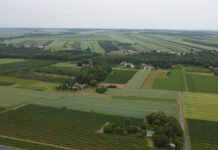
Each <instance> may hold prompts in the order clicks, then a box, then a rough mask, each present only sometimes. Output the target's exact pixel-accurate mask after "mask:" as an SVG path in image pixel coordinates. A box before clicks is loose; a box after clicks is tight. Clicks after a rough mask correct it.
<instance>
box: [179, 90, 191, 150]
mask: <svg viewBox="0 0 218 150" xmlns="http://www.w3.org/2000/svg"><path fill="white" fill-rule="evenodd" d="M181 97H182V93H181V92H179V98H178V100H179V122H180V125H181V126H182V129H183V131H184V134H183V140H184V145H183V149H184V150H189V147H188V142H187V141H188V140H187V136H186V131H185V126H184V116H183V106H182V100H181Z"/></svg>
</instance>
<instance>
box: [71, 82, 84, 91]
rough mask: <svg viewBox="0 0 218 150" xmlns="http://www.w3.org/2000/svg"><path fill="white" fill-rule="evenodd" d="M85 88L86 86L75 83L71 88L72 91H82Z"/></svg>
mask: <svg viewBox="0 0 218 150" xmlns="http://www.w3.org/2000/svg"><path fill="white" fill-rule="evenodd" d="M85 88H86V85H85V84H78V83H76V84H75V85H74V86H73V89H74V90H83V89H85Z"/></svg>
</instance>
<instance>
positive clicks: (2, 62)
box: [0, 58, 25, 65]
mask: <svg viewBox="0 0 218 150" xmlns="http://www.w3.org/2000/svg"><path fill="white" fill-rule="evenodd" d="M22 61H25V60H24V59H6V58H1V59H0V65H2V64H8V63H14V62H22Z"/></svg>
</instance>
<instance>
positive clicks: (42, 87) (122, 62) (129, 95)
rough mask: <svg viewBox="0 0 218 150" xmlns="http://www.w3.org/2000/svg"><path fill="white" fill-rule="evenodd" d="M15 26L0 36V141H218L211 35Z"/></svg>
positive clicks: (58, 145) (158, 147)
mask: <svg viewBox="0 0 218 150" xmlns="http://www.w3.org/2000/svg"><path fill="white" fill-rule="evenodd" d="M3 31H4V30H3V29H1V30H0V32H2V33H3ZM15 31H16V30H15ZM15 31H13V32H15ZM16 32H17V33H16V34H14V36H9V37H11V38H8V37H7V36H2V37H1V38H2V40H1V41H0V96H1V97H0V145H6V146H11V147H17V148H22V149H26V150H35V149H39V150H44V149H48V150H73V149H80V150H97V149H99V150H103V149H105V150H106V149H107V150H111V149H122V150H126V149H136V150H141V149H143V150H148V149H152V150H167V149H173V148H174V149H176V150H181V149H184V150H189V149H192V150H199V149H202V150H205V149H211V150H216V149H218V143H217V140H216V136H217V134H216V133H217V132H216V131H217V128H216V127H217V122H218V120H217V118H218V116H217V109H218V103H217V97H218V95H217V94H218V86H217V85H218V76H217V67H218V61H217V60H218V53H217V50H218V49H217V47H216V46H214V45H213V44H214V43H215V42H216V38H217V37H216V36H215V37H213V36H210V37H206V36H205V37H201V36H197V37H195V36H194V35H192V33H191V32H190V33H189V34H190V35H188V36H187V35H186V36H184V35H183V34H184V33H183V32H181V33H180V34H178V33H177V34H176V35H174V34H175V33H174V32H170V31H162V32H160V31H159V32H158V31H156V32H153V31H150V30H135V31H132V30H124V31H123V30H122V31H119V30H112V29H111V30H106V29H105V30H104V29H87V30H85V29H84V30H82V29H81V30H79V31H78V30H76V29H75V30H74V29H71V30H70V29H56V30H55V29H47V30H42V29H38V31H37V32H40V36H39V35H38V34H39V33H35V32H36V31H35V30H34V31H32V32H31V33H30V34H31V37H28V36H29V35H27V34H22V33H23V32H24V31H22V29H17V31H16ZM41 32H42V33H43V34H42V35H41ZM196 32H197V31H196ZM25 33H26V32H25ZM4 34H5V35H6V31H4ZM196 34H197V33H196ZM205 34H206V35H207V34H209V33H207V32H205ZM7 35H10V33H8V34H7ZM17 35H20V36H19V37H16V36H17ZM21 35H23V36H21ZM202 43H204V44H202ZM205 43H210V44H205ZM193 57H194V59H193ZM156 117H157V118H158V117H160V118H161V119H162V121H163V122H159V121H158V119H157V118H156ZM156 119H157V120H156ZM172 126H174V127H175V130H176V131H175V132H174V131H173V132H172V130H171V129H172V128H171V127H172ZM205 129H206V130H205ZM149 133H153V135H149ZM169 133H171V134H169ZM175 133H176V134H175ZM151 136H152V137H151ZM160 141H161V143H162V142H163V143H165V144H160ZM170 145H171V146H173V145H174V146H175V147H170Z"/></svg>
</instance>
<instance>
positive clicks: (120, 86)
mask: <svg viewBox="0 0 218 150" xmlns="http://www.w3.org/2000/svg"><path fill="white" fill-rule="evenodd" d="M109 85H115V86H116V87H117V88H119V89H123V88H125V86H126V84H113V83H100V84H98V86H99V87H102V86H103V87H107V86H109Z"/></svg>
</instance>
